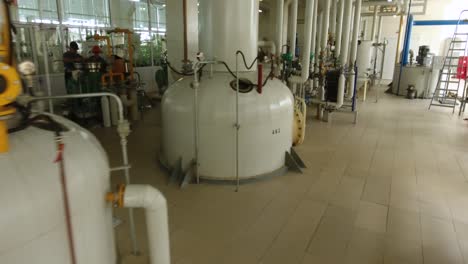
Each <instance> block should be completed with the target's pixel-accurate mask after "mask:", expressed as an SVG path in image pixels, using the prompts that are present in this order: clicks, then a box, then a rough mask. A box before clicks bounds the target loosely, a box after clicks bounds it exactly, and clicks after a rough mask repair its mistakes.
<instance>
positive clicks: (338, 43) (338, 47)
mask: <svg viewBox="0 0 468 264" xmlns="http://www.w3.org/2000/svg"><path fill="white" fill-rule="evenodd" d="M344 1H345V0H340V3H339V5H338V22H337V24H336V41H335V43H336V44H335V56H336V57H339V56H340V53H341V34H342V31H343V13H344V7H345V3H344Z"/></svg>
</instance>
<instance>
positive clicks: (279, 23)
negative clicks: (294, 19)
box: [276, 0, 284, 58]
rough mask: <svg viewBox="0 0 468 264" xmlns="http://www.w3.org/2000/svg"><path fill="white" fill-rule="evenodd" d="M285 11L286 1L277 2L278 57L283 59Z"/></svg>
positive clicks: (278, 0) (277, 0)
mask: <svg viewBox="0 0 468 264" xmlns="http://www.w3.org/2000/svg"><path fill="white" fill-rule="evenodd" d="M283 9H284V0H276V19H277V20H276V47H277V50H276V56H277V57H278V58H279V57H281V51H282V49H283Z"/></svg>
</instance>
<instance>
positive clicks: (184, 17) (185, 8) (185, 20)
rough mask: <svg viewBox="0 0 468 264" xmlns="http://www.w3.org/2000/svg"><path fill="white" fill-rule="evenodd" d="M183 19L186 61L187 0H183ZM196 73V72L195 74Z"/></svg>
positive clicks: (185, 59)
mask: <svg viewBox="0 0 468 264" xmlns="http://www.w3.org/2000/svg"><path fill="white" fill-rule="evenodd" d="M182 19H183V23H184V62H187V60H188V47H187V45H188V44H187V41H188V40H187V38H188V37H187V23H188V22H187V0H182ZM195 75H196V74H195Z"/></svg>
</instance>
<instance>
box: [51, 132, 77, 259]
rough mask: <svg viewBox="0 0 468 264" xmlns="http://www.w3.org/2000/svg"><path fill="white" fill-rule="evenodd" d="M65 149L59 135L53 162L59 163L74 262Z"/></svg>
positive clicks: (69, 242)
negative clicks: (64, 157)
mask: <svg viewBox="0 0 468 264" xmlns="http://www.w3.org/2000/svg"><path fill="white" fill-rule="evenodd" d="M64 150H65V145H64V144H63V142H62V139H61V138H60V137H57V152H58V153H57V158H56V159H55V162H56V163H58V165H59V173H60V182H61V184H62V196H63V207H64V211H65V223H66V227H67V236H68V247H69V250H70V258H71V260H70V261H71V263H72V264H76V263H77V262H76V252H75V242H74V239H73V227H72V222H71V209H70V202H69V197H68V188H67V180H66V177H65V164H64V161H63V152H64Z"/></svg>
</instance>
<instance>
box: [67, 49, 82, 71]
mask: <svg viewBox="0 0 468 264" xmlns="http://www.w3.org/2000/svg"><path fill="white" fill-rule="evenodd" d="M81 58H82V57H81V55H80V54H78V53H73V52H70V51H67V52H65V53H64V54H63V59H64V61H63V66H64V67H65V72H71V71H73V70H76V69H75V61H76V59H81ZM65 59H69V60H71V62H65Z"/></svg>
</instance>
